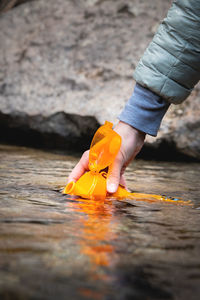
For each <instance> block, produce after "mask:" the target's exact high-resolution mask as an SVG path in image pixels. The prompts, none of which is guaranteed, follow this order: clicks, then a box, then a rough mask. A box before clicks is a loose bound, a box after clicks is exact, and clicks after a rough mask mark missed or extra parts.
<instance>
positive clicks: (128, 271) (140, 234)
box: [0, 145, 200, 300]
mask: <svg viewBox="0 0 200 300" xmlns="http://www.w3.org/2000/svg"><path fill="white" fill-rule="evenodd" d="M0 160H1V163H0V169H1V170H0V299H6V300H7V299H9V300H10V299H12V300H13V299H23V300H25V299H48V300H49V299H50V300H51V299H72V300H73V299H75V300H76V299H97V300H102V299H106V300H110V299H111V300H115V299H117V300H118V299H119V300H121V299H127V300H129V299H131V300H132V299H133V300H135V299H136V300H140V299H141V300H146V299H151V300H156V299H181V300H184V299H187V300H188V299H190V300H192V299H200V196H199V171H200V164H195V163H192V164H185V163H167V162H147V161H141V160H138V161H135V162H134V163H133V164H132V165H131V166H130V168H129V169H128V170H127V179H128V186H129V188H130V189H132V190H134V191H137V192H145V193H157V194H165V195H167V196H172V197H181V198H182V199H183V200H189V199H190V200H192V205H190V206H188V205H175V204H170V203H161V202H156V203H151V202H147V201H145V202H144V201H136V200H130V199H125V200H123V201H122V200H121V201H117V200H106V201H92V200H83V199H73V198H68V197H67V196H65V195H62V194H61V192H60V191H61V189H62V188H63V187H64V186H65V184H66V177H67V175H68V174H69V172H70V170H71V168H72V167H73V166H74V165H75V163H76V162H77V158H74V157H71V156H64V155H59V154H53V153H46V152H43V151H39V150H32V149H27V148H20V147H14V146H5V145H4V146H3V145H2V146H0Z"/></svg>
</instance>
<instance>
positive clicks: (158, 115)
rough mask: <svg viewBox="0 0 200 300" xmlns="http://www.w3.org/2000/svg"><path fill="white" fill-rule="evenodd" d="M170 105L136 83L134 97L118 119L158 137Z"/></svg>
mask: <svg viewBox="0 0 200 300" xmlns="http://www.w3.org/2000/svg"><path fill="white" fill-rule="evenodd" d="M169 106H170V104H169V103H167V102H166V101H165V100H164V99H163V98H161V97H160V96H158V95H157V94H155V93H153V92H152V91H150V90H148V89H147V88H144V87H143V86H141V85H140V84H138V83H136V85H135V89H134V92H133V95H132V96H131V98H130V99H129V101H128V102H127V103H126V105H125V107H124V109H123V111H122V112H121V114H120V115H119V117H118V119H119V120H120V121H123V122H125V123H127V124H129V125H131V126H132V127H134V128H136V129H138V130H140V131H143V132H145V133H147V134H149V135H152V136H156V135H157V133H158V130H159V128H160V123H161V121H162V118H163V117H164V115H165V113H166V111H167V110H168V108H169Z"/></svg>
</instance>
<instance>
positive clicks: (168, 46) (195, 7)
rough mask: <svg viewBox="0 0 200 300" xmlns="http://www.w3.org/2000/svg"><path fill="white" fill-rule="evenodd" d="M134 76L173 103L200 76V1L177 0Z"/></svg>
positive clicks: (183, 97)
mask: <svg viewBox="0 0 200 300" xmlns="http://www.w3.org/2000/svg"><path fill="white" fill-rule="evenodd" d="M134 78H135V80H136V81H137V83H139V84H140V85H142V86H143V87H147V88H148V89H150V90H151V91H153V92H155V93H156V94H158V95H159V96H161V97H163V98H164V99H165V100H167V101H168V102H170V103H175V104H178V103H181V102H182V101H183V100H185V99H186V98H187V97H188V95H189V94H190V93H191V91H192V89H193V88H194V86H195V84H196V83H197V82H198V81H199V79H200V0H176V1H174V3H173V5H172V7H171V8H170V10H169V11H168V15H167V17H166V18H165V19H164V20H163V22H162V24H161V25H160V26H159V28H158V31H157V33H156V34H155V36H154V38H153V40H152V42H151V43H150V45H149V46H148V48H147V49H146V51H145V53H144V55H143V57H142V58H141V60H140V62H139V64H138V66H137V68H136V70H135V72H134Z"/></svg>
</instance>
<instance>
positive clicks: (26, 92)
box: [0, 0, 200, 159]
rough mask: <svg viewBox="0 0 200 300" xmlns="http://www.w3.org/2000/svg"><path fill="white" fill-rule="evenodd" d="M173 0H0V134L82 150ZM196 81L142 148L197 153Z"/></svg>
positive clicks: (117, 104)
mask: <svg viewBox="0 0 200 300" xmlns="http://www.w3.org/2000/svg"><path fill="white" fill-rule="evenodd" d="M170 3H171V0H165V1H164V0H152V1H147V0H144V1H141V0H57V1H54V0H48V1H45V0H35V1H25V0H24V1H23V0H21V1H17V0H10V1H9V0H8V1H6V0H1V1H0V10H1V13H0V128H1V130H0V139H1V141H3V142H10V143H15V144H24V145H31V146H37V147H49V148H59V149H65V150H78V149H79V150H81V151H82V150H83V149H86V148H87V147H88V145H89V142H90V140H91V137H92V135H93V133H94V131H95V130H96V129H97V127H98V126H99V125H100V124H102V123H104V121H105V120H109V121H112V122H114V123H116V120H117V116H118V114H119V113H120V111H121V110H122V108H123V106H124V104H125V102H126V101H127V100H128V98H129V97H130V95H131V93H132V90H133V86H134V81H133V78H132V74H133V71H134V68H135V67H136V65H137V62H138V60H139V58H140V57H141V55H142V54H143V52H144V50H145V48H146V47H147V45H148V43H149V42H150V41H151V39H152V37H153V35H154V34H155V32H156V29H157V27H158V25H159V23H160V21H161V20H162V19H163V18H164V17H165V15H166V12H167V10H168V8H169V7H170ZM199 98H200V85H197V86H196V88H195V89H194V91H193V93H192V94H191V96H190V97H189V98H188V99H187V100H186V101H185V102H184V103H183V104H181V105H178V106H175V105H173V106H171V108H170V110H169V111H168V113H167V115H166V116H165V118H164V120H163V123H162V126H161V129H160V132H159V134H158V136H157V138H152V137H148V138H147V141H146V144H145V147H144V149H143V152H142V154H143V156H146V157H148V158H159V159H160V158H162V159H179V158H183V159H187V158H196V159H200V117H199V116H200V101H199V100H200V99H199Z"/></svg>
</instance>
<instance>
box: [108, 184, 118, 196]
mask: <svg viewBox="0 0 200 300" xmlns="http://www.w3.org/2000/svg"><path fill="white" fill-rule="evenodd" d="M116 190H117V186H116V184H114V183H110V184H108V192H109V193H111V194H113V193H115V192H116Z"/></svg>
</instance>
